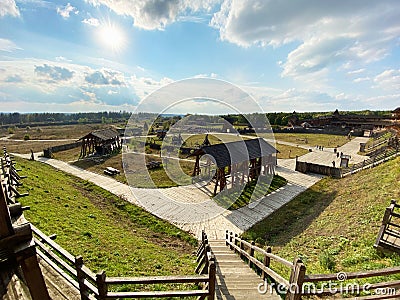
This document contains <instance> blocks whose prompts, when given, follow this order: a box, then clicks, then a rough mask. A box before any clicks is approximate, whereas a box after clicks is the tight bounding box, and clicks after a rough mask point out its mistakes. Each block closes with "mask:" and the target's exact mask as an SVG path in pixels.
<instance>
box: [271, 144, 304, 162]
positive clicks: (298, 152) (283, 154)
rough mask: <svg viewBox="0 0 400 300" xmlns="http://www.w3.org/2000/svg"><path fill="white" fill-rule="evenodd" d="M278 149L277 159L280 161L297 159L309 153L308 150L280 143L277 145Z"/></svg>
mask: <svg viewBox="0 0 400 300" xmlns="http://www.w3.org/2000/svg"><path fill="white" fill-rule="evenodd" d="M276 149H277V150H278V151H279V153H278V154H277V158H280V159H282V158H283V159H288V158H296V156H302V155H304V154H307V153H308V151H307V150H306V149H303V148H300V147H293V146H288V145H283V144H278V143H277V144H276Z"/></svg>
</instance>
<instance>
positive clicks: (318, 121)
mask: <svg viewBox="0 0 400 300" xmlns="http://www.w3.org/2000/svg"><path fill="white" fill-rule="evenodd" d="M396 111H397V116H398V113H399V109H396V110H394V111H393V112H392V114H391V115H385V116H381V115H375V114H371V115H359V114H341V113H340V112H339V110H337V109H336V110H335V111H334V112H333V114H331V115H328V116H321V117H318V118H314V119H305V120H301V122H306V123H308V124H310V125H311V126H313V127H330V128H335V127H336V128H348V129H362V130H373V129H374V128H385V127H387V126H391V125H393V124H395V123H396V121H397V120H396Z"/></svg>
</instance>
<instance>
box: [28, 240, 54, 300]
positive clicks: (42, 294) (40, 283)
mask: <svg viewBox="0 0 400 300" xmlns="http://www.w3.org/2000/svg"><path fill="white" fill-rule="evenodd" d="M32 251H33V252H34V253H32V254H33V255H31V256H30V257H27V258H25V259H24V260H22V261H21V269H22V272H23V274H24V278H25V281H26V284H27V286H28V288H29V292H30V294H31V297H32V300H50V296H49V292H48V291H47V287H46V284H45V282H44V278H43V275H42V271H41V270H40V267H39V263H38V261H37V257H36V250H35V248H33V250H32Z"/></svg>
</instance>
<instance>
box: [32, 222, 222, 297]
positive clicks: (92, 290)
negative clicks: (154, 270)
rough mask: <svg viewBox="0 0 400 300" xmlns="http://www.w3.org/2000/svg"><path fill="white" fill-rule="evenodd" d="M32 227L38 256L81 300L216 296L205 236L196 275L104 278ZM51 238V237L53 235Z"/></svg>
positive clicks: (104, 274) (212, 269)
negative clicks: (155, 287) (120, 289)
mask: <svg viewBox="0 0 400 300" xmlns="http://www.w3.org/2000/svg"><path fill="white" fill-rule="evenodd" d="M31 226H32V230H33V233H34V241H35V243H36V246H37V252H38V255H39V256H40V257H41V258H42V259H43V260H44V261H45V262H46V263H47V264H48V265H49V266H50V267H51V268H52V269H53V270H55V271H56V272H57V273H58V274H60V275H61V276H62V277H63V278H64V279H65V280H67V281H68V282H69V283H70V284H71V285H72V286H73V287H75V288H76V289H77V290H78V291H79V293H80V295H81V299H82V300H86V299H90V298H93V297H95V298H96V299H118V298H170V297H199V299H205V298H206V297H207V298H208V299H211V300H213V299H214V295H215V264H214V259H213V256H212V254H211V253H210V250H209V249H210V248H209V245H208V241H207V238H206V235H205V234H204V237H205V239H204V240H202V241H201V243H200V246H199V249H198V258H197V260H198V262H199V266H200V267H199V266H198V267H197V269H196V272H198V274H199V275H185V276H146V277H107V276H106V272H105V271H100V272H98V273H97V274H95V273H93V272H92V271H91V270H90V269H89V268H88V267H86V266H85V265H84V263H83V259H82V257H81V256H76V257H74V256H73V255H71V254H70V253H69V252H68V251H66V250H65V249H63V248H62V247H60V246H59V245H58V244H57V243H56V242H54V241H53V240H52V237H49V236H46V235H45V234H44V233H42V232H41V231H40V230H39V229H37V228H36V227H35V226H33V225H31ZM53 238H54V236H53ZM188 283H192V284H195V285H196V286H199V287H200V286H201V287H202V289H186V290H185V289H176V290H166V291H164V290H162V291H161V290H160V291H154V290H149V291H128V292H116V291H113V290H115V288H116V286H118V287H121V285H123V286H124V288H126V289H129V286H130V287H131V289H134V288H135V286H136V287H138V286H143V285H146V286H150V285H164V286H165V285H167V284H175V285H178V284H188Z"/></svg>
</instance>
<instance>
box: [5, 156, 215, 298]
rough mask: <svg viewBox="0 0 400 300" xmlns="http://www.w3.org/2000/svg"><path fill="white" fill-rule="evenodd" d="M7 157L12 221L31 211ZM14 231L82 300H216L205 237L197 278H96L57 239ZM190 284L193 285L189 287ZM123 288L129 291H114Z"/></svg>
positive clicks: (32, 230)
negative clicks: (181, 299) (24, 204)
mask: <svg viewBox="0 0 400 300" xmlns="http://www.w3.org/2000/svg"><path fill="white" fill-rule="evenodd" d="M4 153H5V155H4V157H3V158H1V171H2V173H1V185H2V189H1V190H2V191H4V193H3V194H4V200H5V201H4V202H5V203H4V204H5V205H7V211H8V212H9V214H10V216H11V217H12V216H14V215H16V214H17V213H18V212H19V214H20V215H21V216H22V211H23V210H25V209H28V207H22V206H21V204H20V203H18V202H17V200H16V199H17V198H18V197H22V196H25V194H19V193H18V191H17V189H16V188H15V187H16V186H18V185H20V182H19V179H20V178H21V176H19V174H18V173H17V170H16V169H15V165H14V162H13V161H12V160H11V157H10V156H9V155H8V154H7V153H6V150H5V149H4ZM2 211H3V210H2ZM4 211H5V210H4ZM22 217H23V216H22ZM2 221H3V218H2V219H0V223H1V222H2ZM17 229H18V230H17ZM15 230H17V231H16V232H15V238H20V239H21V238H24V241H25V236H27V237H26V238H28V239H32V241H33V243H32V247H33V249H34V250H36V254H37V255H38V256H39V257H40V258H41V259H42V260H43V261H44V262H45V263H46V264H47V265H48V266H50V267H51V268H52V269H53V270H54V271H55V272H56V273H57V274H59V275H60V276H61V277H63V278H64V279H65V280H66V281H67V282H68V283H69V284H70V285H71V286H72V287H74V288H75V289H76V290H77V291H78V292H79V293H80V295H81V299H82V300H87V299H94V298H95V299H100V300H102V299H119V298H171V297H198V298H199V299H205V298H208V299H211V300H213V299H214V295H215V280H216V275H215V262H214V257H213V255H212V254H211V249H210V245H209V244H208V239H207V235H206V234H205V233H203V236H202V240H201V242H200V245H199V248H198V250H197V261H198V265H197V268H196V272H197V274H196V275H183V276H147V277H107V276H106V273H105V272H104V271H100V272H98V273H97V274H95V273H94V272H92V271H91V270H90V269H89V268H88V267H87V266H85V264H84V262H83V258H82V257H81V256H73V255H72V254H70V253H69V252H68V251H66V250H65V249H63V248H62V247H61V246H60V245H58V244H57V243H56V242H55V241H54V239H55V238H56V236H55V235H52V236H47V235H45V234H44V233H43V232H41V231H40V230H39V229H38V228H36V227H35V226H34V225H32V224H30V223H26V224H23V226H20V227H18V228H17V227H15ZM2 242H5V241H2ZM35 256H36V255H35ZM36 277H37V276H36ZM187 284H191V285H190V286H187ZM150 286H152V288H150ZM170 286H173V288H171V290H168V289H169V288H170ZM121 288H123V289H124V290H127V291H124V292H118V291H115V290H117V289H121ZM155 289H159V290H155ZM160 289H162V290H160ZM129 290H131V291H129ZM138 290H139V291H138ZM36 294H38V293H36ZM35 299H40V300H42V299H48V298H46V297H42V296H41V295H39V296H36V298H35V297H34V300H35Z"/></svg>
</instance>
